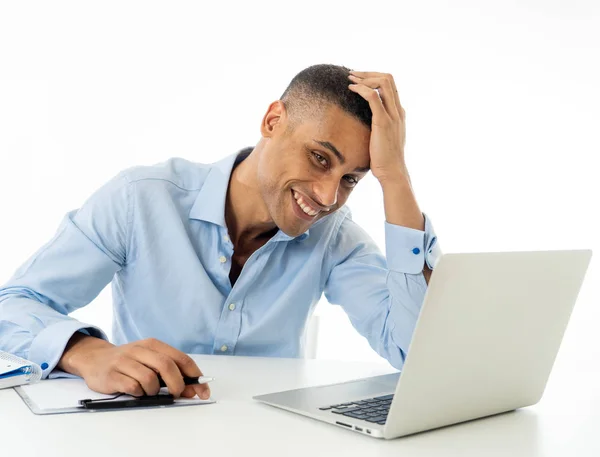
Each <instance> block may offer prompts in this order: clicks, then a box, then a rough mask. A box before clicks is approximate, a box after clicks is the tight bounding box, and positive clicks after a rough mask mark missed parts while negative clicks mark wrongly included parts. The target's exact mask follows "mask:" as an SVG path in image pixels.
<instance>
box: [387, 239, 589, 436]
mask: <svg viewBox="0 0 600 457" xmlns="http://www.w3.org/2000/svg"><path fill="white" fill-rule="evenodd" d="M590 258H591V251H590V250H576V251H535V252H498V253H467V254H445V255H443V256H442V257H441V258H440V260H439V262H438V264H437V266H436V268H435V271H434V272H433V275H432V277H431V280H430V282H429V286H428V290H427V293H426V296H425V299H424V302H423V308H422V310H421V313H420V315H419V319H418V322H417V326H416V328H415V331H414V333H413V338H412V341H411V345H410V348H409V351H408V356H407V359H406V362H405V364H404V367H403V370H402V374H401V376H400V380H399V382H398V385H397V387H396V395H395V398H394V402H393V404H392V408H391V409H390V413H389V415H388V420H387V423H386V425H385V429H384V436H385V437H386V438H393V437H397V436H402V435H406V434H410V433H415V432H418V431H422V430H429V429H432V428H437V427H441V426H444V425H449V424H453V423H458V422H463V421H466V420H470V419H475V418H478V417H484V416H488V415H492V414H497V413H500V412H504V411H510V410H513V409H516V408H519V407H524V406H528V405H532V404H534V403H537V402H538V401H539V399H540V398H541V396H542V394H543V391H544V389H545V386H546V382H547V380H548V376H549V374H550V371H551V369H552V365H553V363H554V360H555V357H556V354H557V352H558V349H559V346H560V343H561V340H562V337H563V334H564V332H565V329H566V326H567V323H568V321H569V317H570V315H571V311H572V309H573V306H574V304H575V301H576V299H577V295H578V293H579V290H580V287H581V284H582V282H583V279H584V276H585V272H586V270H587V267H588V264H589V262H590Z"/></svg>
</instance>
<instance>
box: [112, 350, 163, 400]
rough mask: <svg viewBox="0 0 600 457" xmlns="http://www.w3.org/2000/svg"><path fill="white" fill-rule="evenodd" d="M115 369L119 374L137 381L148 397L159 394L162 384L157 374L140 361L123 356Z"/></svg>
mask: <svg viewBox="0 0 600 457" xmlns="http://www.w3.org/2000/svg"><path fill="white" fill-rule="evenodd" d="M115 368H116V371H118V372H119V373H121V374H124V375H125V376H128V377H130V378H132V379H135V380H136V381H137V382H138V383H139V385H140V386H142V389H144V393H145V394H146V395H156V394H157V393H158V392H159V390H160V384H159V382H158V377H157V376H156V372H155V371H154V370H151V369H150V368H148V367H147V366H146V365H145V364H143V363H141V362H140V361H138V360H136V359H133V358H131V357H129V356H123V357H121V358H119V361H118V363H117V364H116V365H115Z"/></svg>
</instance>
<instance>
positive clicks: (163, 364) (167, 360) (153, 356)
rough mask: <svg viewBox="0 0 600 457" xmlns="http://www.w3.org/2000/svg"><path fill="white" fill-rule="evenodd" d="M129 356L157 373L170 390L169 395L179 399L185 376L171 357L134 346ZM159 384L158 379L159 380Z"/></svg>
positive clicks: (130, 349)
mask: <svg viewBox="0 0 600 457" xmlns="http://www.w3.org/2000/svg"><path fill="white" fill-rule="evenodd" d="M128 355H129V356H130V357H131V358H133V359H135V360H137V361H139V362H141V363H143V364H144V365H146V366H147V367H148V368H151V369H152V370H154V372H155V374H154V375H155V377H156V373H158V374H160V376H161V377H162V379H163V381H164V382H165V384H166V385H167V389H169V393H170V394H172V395H173V396H175V397H179V395H181V392H183V389H184V388H185V384H184V382H183V375H182V374H181V371H180V370H179V367H178V366H177V364H176V363H175V361H174V360H173V359H171V357H169V356H168V355H166V354H163V353H160V352H156V351H153V350H152V349H150V348H147V347H144V346H137V345H135V346H132V347H131V348H129V351H128ZM157 382H158V378H157Z"/></svg>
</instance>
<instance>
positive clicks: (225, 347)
mask: <svg viewBox="0 0 600 457" xmlns="http://www.w3.org/2000/svg"><path fill="white" fill-rule="evenodd" d="M227 349H228V348H227V345H226V344H224V345H223V346H221V352H225V351H227Z"/></svg>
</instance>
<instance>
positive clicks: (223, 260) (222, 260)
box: [219, 255, 227, 263]
mask: <svg viewBox="0 0 600 457" xmlns="http://www.w3.org/2000/svg"><path fill="white" fill-rule="evenodd" d="M219 262H221V263H225V262H227V258H226V257H225V256H224V255H222V256H221V257H219Z"/></svg>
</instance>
